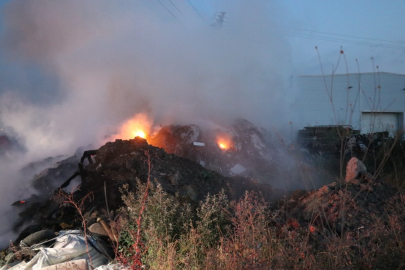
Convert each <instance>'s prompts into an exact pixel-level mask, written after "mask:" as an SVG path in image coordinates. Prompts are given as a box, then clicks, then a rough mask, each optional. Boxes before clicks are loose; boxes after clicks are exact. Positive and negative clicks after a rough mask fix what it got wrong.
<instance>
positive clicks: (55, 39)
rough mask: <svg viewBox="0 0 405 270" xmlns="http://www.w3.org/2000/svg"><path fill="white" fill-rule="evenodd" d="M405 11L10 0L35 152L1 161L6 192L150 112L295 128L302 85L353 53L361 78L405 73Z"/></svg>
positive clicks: (14, 87)
mask: <svg viewBox="0 0 405 270" xmlns="http://www.w3.org/2000/svg"><path fill="white" fill-rule="evenodd" d="M404 11H405V2H404V1H399V0H391V1H376V0H357V1H347V0H342V1H325V0H323V1H321V0H317V1H315V0H313V1H287V0H273V1H268V0H205V1H197V0H148V1H139V0H138V1H136V0H133V1H127V0H115V1H110V0H69V1H48V0H29V1H27V0H12V1H5V0H3V1H2V0H0V126H1V127H2V128H4V129H5V130H6V131H7V132H8V135H10V134H11V135H12V136H13V137H15V138H16V139H18V141H19V142H20V143H21V145H23V146H24V149H25V152H24V155H23V156H18V157H16V156H10V157H6V160H4V158H3V159H2V160H1V163H0V175H1V176H2V178H1V183H0V184H1V189H0V197H1V198H2V201H6V202H7V203H6V204H4V205H6V206H8V205H9V204H8V202H10V201H11V202H12V201H13V200H14V199H15V194H17V193H18V194H21V193H22V192H26V193H27V191H24V189H22V187H21V184H20V183H21V182H19V181H16V179H15V175H14V174H13V172H14V171H13V170H12V169H15V170H18V168H20V167H21V166H23V165H24V164H27V163H28V162H30V161H35V160H40V159H41V158H46V157H48V156H56V155H60V154H67V155H70V154H73V153H74V152H75V150H76V149H77V148H78V147H80V146H83V145H88V144H89V143H92V144H93V145H96V146H97V145H100V144H102V143H103V142H104V143H105V141H106V136H110V135H112V134H114V132H117V130H118V129H119V128H120V126H122V124H123V123H124V122H125V121H128V120H129V119H131V118H133V117H134V116H136V115H139V114H141V113H142V114H146V115H147V116H148V117H149V118H150V119H149V120H150V121H151V122H153V124H155V125H159V124H160V125H162V124H163V125H164V124H199V125H200V126H202V127H205V128H218V127H221V126H223V125H229V123H230V122H231V121H232V120H233V119H235V118H238V117H242V118H245V119H248V120H249V121H252V122H253V123H255V124H256V125H260V126H263V127H265V128H271V127H278V128H279V129H280V130H282V129H283V127H285V126H288V123H289V121H290V120H291V119H289V118H288V115H289V114H288V108H289V101H290V100H291V99H293V98H294V91H293V90H294V89H291V87H292V84H291V78H293V77H294V76H298V75H304V74H320V67H321V65H322V67H323V68H324V70H325V72H326V73H328V72H331V70H332V68H335V67H336V60H337V58H338V56H339V53H340V50H341V49H342V50H343V51H344V52H345V56H346V60H347V67H348V70H349V72H357V70H358V67H357V65H356V59H358V63H359V69H360V71H361V72H372V71H373V70H374V69H375V67H376V66H377V65H378V66H379V70H380V71H385V72H394V73H401V74H404V73H405V31H403V26H404V25H405V16H403V14H404ZM221 12H225V15H224V18H223V23H222V24H221V25H218V20H217V19H218V16H219V14H221ZM214 26H218V27H214ZM219 26H220V27H219ZM315 46H317V48H318V52H319V57H320V59H321V62H320V61H319V58H318V52H317V50H315ZM341 46H342V48H341ZM371 58H373V60H371ZM343 64H344V63H342V62H341V63H340V65H339V66H338V67H337V72H340V73H344V72H346V67H345V65H343ZM11 165H12V166H11ZM30 194H31V193H29V192H28V193H27V194H26V195H28V196H29V195H30ZM2 205H3V204H2ZM7 209H8V208H7ZM3 210H4V209H1V208H0V213H3V212H4V211H3ZM7 211H9V209H8V210H7ZM0 225H2V224H0ZM0 240H1V239H0Z"/></svg>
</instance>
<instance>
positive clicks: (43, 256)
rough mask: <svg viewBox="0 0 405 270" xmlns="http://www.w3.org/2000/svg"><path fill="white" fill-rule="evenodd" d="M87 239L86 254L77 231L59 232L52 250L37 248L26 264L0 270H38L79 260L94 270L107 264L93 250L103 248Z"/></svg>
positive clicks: (101, 249) (102, 257)
mask: <svg viewBox="0 0 405 270" xmlns="http://www.w3.org/2000/svg"><path fill="white" fill-rule="evenodd" d="M87 239H88V242H91V244H90V243H89V245H88V249H89V252H88V253H87V249H86V242H85V238H84V236H83V235H82V233H81V232H80V231H79V230H70V231H61V232H59V236H58V237H57V239H56V243H55V245H54V246H53V247H52V248H39V249H38V250H39V252H38V253H37V255H35V256H34V258H32V260H31V261H29V262H28V263H25V262H22V263H20V264H17V265H15V266H13V267H12V268H8V267H7V266H5V267H3V268H1V270H3V269H9V270H17V269H21V270H39V269H40V268H43V267H46V266H50V265H55V264H58V263H62V262H66V261H71V260H80V259H86V260H87V263H88V264H89V265H90V263H91V264H92V266H93V267H94V268H96V267H99V266H101V265H105V264H107V263H108V258H107V257H106V256H105V255H104V254H101V253H100V252H98V251H97V250H96V249H94V248H93V246H95V247H97V249H98V250H100V251H103V247H102V246H101V245H100V244H99V243H98V242H97V241H95V240H94V239H92V238H91V237H88V238H87ZM90 258H91V259H90ZM89 269H90V267H89Z"/></svg>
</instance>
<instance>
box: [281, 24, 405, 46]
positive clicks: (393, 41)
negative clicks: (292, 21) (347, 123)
mask: <svg viewBox="0 0 405 270" xmlns="http://www.w3.org/2000/svg"><path fill="white" fill-rule="evenodd" d="M280 27H281V28H286V29H292V30H298V31H307V32H312V33H319V34H325V35H331V36H339V37H348V38H355V39H363V40H373V41H382V42H391V43H401V44H405V41H397V40H386V39H378V38H366V37H357V36H350V35H341V34H335V33H329V32H322V31H315V30H308V29H302V28H294V27H285V26H280Z"/></svg>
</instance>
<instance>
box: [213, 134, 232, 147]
mask: <svg viewBox="0 0 405 270" xmlns="http://www.w3.org/2000/svg"><path fill="white" fill-rule="evenodd" d="M217 144H218V146H219V148H221V149H222V150H228V149H230V148H231V147H232V145H233V142H232V138H231V136H229V135H228V134H221V135H218V136H217Z"/></svg>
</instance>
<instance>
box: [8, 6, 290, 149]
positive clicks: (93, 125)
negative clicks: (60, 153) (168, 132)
mask: <svg viewBox="0 0 405 270" xmlns="http://www.w3.org/2000/svg"><path fill="white" fill-rule="evenodd" d="M110 2H111V1H63V2H54V1H12V2H10V3H8V4H7V5H5V6H4V8H3V14H4V22H3V23H4V33H3V37H2V49H3V56H4V57H5V58H6V59H7V60H8V61H11V62H13V63H19V65H20V66H24V65H32V69H34V68H35V69H40V70H41V72H42V73H44V74H45V75H43V76H42V77H43V79H48V78H49V77H52V78H54V77H56V78H57V81H56V82H55V83H54V84H53V86H54V92H53V91H51V90H50V89H43V90H38V89H35V87H32V89H35V90H36V91H38V92H41V91H43V92H46V93H47V96H48V99H49V100H52V101H53V102H49V103H48V104H47V105H46V106H44V104H43V103H42V102H40V100H37V98H36V97H35V95H32V94H31V95H26V93H28V92H30V91H31V89H1V92H2V96H1V108H2V121H3V122H4V124H7V125H11V126H13V127H14V128H15V129H16V131H17V132H19V133H24V134H25V133H26V132H27V130H29V131H30V136H27V137H29V138H26V143H27V145H29V149H34V148H36V149H35V150H39V149H41V151H43V149H44V148H48V149H49V148H56V149H60V148H62V149H63V148H66V149H64V150H68V149H71V148H72V147H73V146H78V145H80V144H83V143H87V142H88V141H94V139H95V138H101V137H102V136H105V135H107V134H108V133H109V132H111V130H113V129H116V128H117V126H119V125H120V124H121V123H122V122H123V121H124V120H126V119H128V118H129V117H132V116H133V115H134V114H136V113H139V112H147V113H149V114H151V115H152V117H153V118H154V120H155V121H156V122H159V123H173V122H180V123H195V122H196V121H200V120H205V121H214V122H219V123H223V122H226V121H229V120H230V119H234V118H236V117H244V118H247V119H250V120H252V121H255V122H256V123H258V124H262V125H265V126H269V125H273V124H276V123H274V121H272V120H271V119H272V116H271V115H272V114H274V113H275V112H278V111H279V110H280V104H282V103H283V101H284V100H283V97H284V94H283V88H284V87H285V85H284V79H285V74H286V71H287V69H288V63H289V59H288V53H289V49H288V46H286V44H285V42H283V37H282V36H280V35H279V34H278V33H277V31H276V30H275V29H274V22H272V21H271V13H272V9H271V6H269V5H268V3H266V1H256V2H255V4H254V5H253V4H252V3H251V2H250V1H232V2H230V1H229V2H226V1H222V2H221V1H220V2H219V3H218V4H211V5H209V4H207V7H208V6H209V8H210V10H212V13H213V14H214V13H215V11H223V10H224V11H227V14H228V15H226V22H225V23H224V25H223V27H222V28H221V29H215V28H213V27H210V26H209V23H210V22H208V21H209V20H208V19H203V20H202V19H201V18H200V17H199V16H198V15H197V13H196V12H195V11H194V10H193V9H192V7H191V6H190V5H188V4H187V3H183V2H181V1H179V2H178V3H176V2H175V3H176V4H177V6H178V8H179V9H180V10H182V13H183V15H181V14H180V13H174V12H175V11H176V10H173V14H175V16H176V17H177V18H178V20H176V19H175V18H174V17H173V16H171V14H170V13H168V12H167V11H166V10H165V9H164V8H163V7H162V6H160V5H159V3H158V2H156V3H155V2H154V1H148V2H140V1H133V2H135V3H130V2H127V1H122V2H121V1H114V3H110ZM166 4H169V2H167V3H166ZM168 7H169V6H168ZM201 12H203V11H201ZM206 12H207V13H208V11H206ZM204 15H205V14H204ZM29 72H30V70H26V71H25V73H29ZM49 87H52V85H48V86H47V87H44V88H49ZM28 88H30V87H28ZM9 91H11V92H12V94H10V93H8V92H9ZM39 96H41V95H39ZM42 96H43V95H42ZM10 104H12V105H11V106H10ZM278 115H279V113H278ZM286 121H287V120H286Z"/></svg>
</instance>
